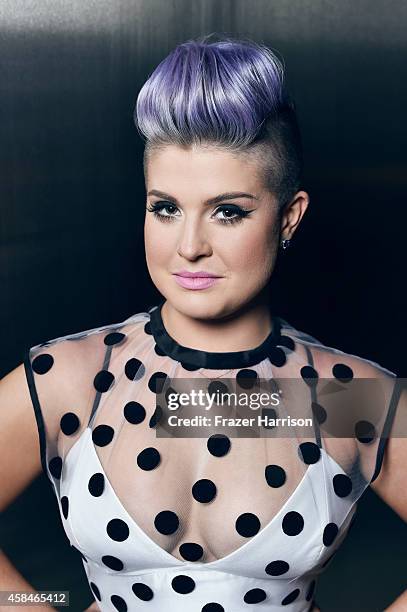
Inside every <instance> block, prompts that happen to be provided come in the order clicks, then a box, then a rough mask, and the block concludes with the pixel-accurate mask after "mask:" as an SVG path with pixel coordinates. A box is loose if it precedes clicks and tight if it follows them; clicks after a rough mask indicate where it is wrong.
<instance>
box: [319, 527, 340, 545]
mask: <svg viewBox="0 0 407 612" xmlns="http://www.w3.org/2000/svg"><path fill="white" fill-rule="evenodd" d="M338 531H339V528H338V525H337V524H336V523H328V525H326V527H325V529H324V533H323V536H322V541H323V543H324V544H325V546H330V545H331V544H332V542H333V541H334V540H335V538H336V536H337V535H338Z"/></svg>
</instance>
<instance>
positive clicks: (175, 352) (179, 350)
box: [148, 300, 281, 370]
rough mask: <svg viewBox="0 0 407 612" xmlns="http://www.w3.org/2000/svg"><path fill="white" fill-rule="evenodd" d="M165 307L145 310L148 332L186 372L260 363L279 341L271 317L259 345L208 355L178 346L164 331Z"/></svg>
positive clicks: (278, 325)
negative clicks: (265, 334)
mask: <svg viewBox="0 0 407 612" xmlns="http://www.w3.org/2000/svg"><path fill="white" fill-rule="evenodd" d="M164 303H165V300H164V301H162V302H161V303H160V304H158V305H157V306H153V307H152V308H150V309H149V311H148V312H149V314H150V325H151V332H152V335H153V337H154V340H155V342H156V344H157V345H158V348H159V349H161V351H162V352H163V353H165V355H167V356H168V357H171V358H172V359H175V360H176V361H180V362H181V364H182V365H183V367H185V369H187V370H196V369H198V368H208V369H215V370H223V369H234V368H244V367H249V366H253V365H255V364H256V363H260V361H263V359H265V358H266V357H268V356H269V354H270V353H272V352H273V350H275V347H276V345H277V344H278V340H279V339H280V337H281V335H280V330H281V323H280V320H279V317H276V316H273V315H272V330H271V331H270V333H269V335H268V336H267V338H266V339H265V340H263V342H262V343H261V344H259V345H258V346H256V347H255V348H251V349H246V350H244V351H231V352H208V351H201V350H199V349H194V348H190V347H187V346H182V345H181V344H179V343H178V342H177V341H176V340H174V338H172V337H171V336H170V335H169V334H168V332H167V330H166V329H165V327H164V322H163V319H162V313H161V309H162V307H163V305H164Z"/></svg>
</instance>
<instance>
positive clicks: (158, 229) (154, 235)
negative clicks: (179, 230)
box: [144, 217, 174, 265]
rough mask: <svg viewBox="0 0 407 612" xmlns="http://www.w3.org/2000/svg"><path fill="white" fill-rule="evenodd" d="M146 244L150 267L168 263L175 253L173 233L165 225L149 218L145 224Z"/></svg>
mask: <svg viewBox="0 0 407 612" xmlns="http://www.w3.org/2000/svg"><path fill="white" fill-rule="evenodd" d="M144 244H145V251H146V259H147V262H148V264H149V265H162V264H163V263H164V262H168V259H169V257H170V255H171V253H173V252H174V249H173V240H172V233H171V231H169V228H168V227H167V226H166V225H165V224H164V223H160V222H157V221H155V220H154V219H151V217H150V218H147V219H146V222H145V224H144Z"/></svg>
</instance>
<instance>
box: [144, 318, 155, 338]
mask: <svg viewBox="0 0 407 612" xmlns="http://www.w3.org/2000/svg"><path fill="white" fill-rule="evenodd" d="M144 333H146V334H148V335H149V336H152V335H153V332H152V331H151V323H150V321H147V323H146V324H145V325H144Z"/></svg>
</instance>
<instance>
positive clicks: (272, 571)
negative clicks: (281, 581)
mask: <svg viewBox="0 0 407 612" xmlns="http://www.w3.org/2000/svg"><path fill="white" fill-rule="evenodd" d="M289 569H290V566H289V565H288V563H287V561H281V559H278V560H277V561H272V562H271V563H269V564H268V565H267V566H266V570H265V571H266V574H268V575H269V576H281V575H282V574H286V573H287V572H288V570H289Z"/></svg>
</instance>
